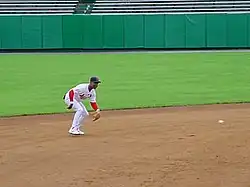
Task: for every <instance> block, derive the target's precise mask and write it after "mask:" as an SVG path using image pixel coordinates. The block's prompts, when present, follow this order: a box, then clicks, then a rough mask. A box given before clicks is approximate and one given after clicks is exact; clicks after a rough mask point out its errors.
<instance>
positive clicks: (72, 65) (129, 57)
mask: <svg viewBox="0 0 250 187" xmlns="http://www.w3.org/2000/svg"><path fill="white" fill-rule="evenodd" d="M249 60H250V53H236V52H235V53H232V52H231V53H190V54H149V53H148V54H139V53H138V54H81V55H80V54H74V55H66V54H58V55H52V54H51V55H45V54H43V55H42V54H40V55H35V54H33V55H24V54H21V55H0V85H1V92H0V116H9V115H20V114H36V113H57V112H65V111H66V110H65V105H64V103H63V101H62V96H63V94H64V93H65V92H66V91H67V90H68V89H69V88H70V87H72V86H73V85H76V84H78V83H81V82H85V81H88V78H89V76H91V75H98V76H100V78H101V79H102V80H103V84H102V85H100V87H99V89H98V90H97V94H98V95H97V97H98V98H97V99H98V101H99V105H100V106H101V108H103V109H118V108H134V107H155V106H170V105H187V104H208V103H223V102H248V101H250V61H249ZM84 103H86V102H84ZM86 104H87V103H86ZM87 106H88V104H87ZM88 108H89V107H88Z"/></svg>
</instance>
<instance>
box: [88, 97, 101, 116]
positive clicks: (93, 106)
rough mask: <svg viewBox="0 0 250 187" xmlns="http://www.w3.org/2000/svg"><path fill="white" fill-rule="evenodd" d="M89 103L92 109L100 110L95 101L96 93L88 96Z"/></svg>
mask: <svg viewBox="0 0 250 187" xmlns="http://www.w3.org/2000/svg"><path fill="white" fill-rule="evenodd" d="M90 105H91V107H92V109H93V110H94V111H96V112H100V108H99V106H98V104H97V102H96V93H93V94H92V96H91V97H90Z"/></svg>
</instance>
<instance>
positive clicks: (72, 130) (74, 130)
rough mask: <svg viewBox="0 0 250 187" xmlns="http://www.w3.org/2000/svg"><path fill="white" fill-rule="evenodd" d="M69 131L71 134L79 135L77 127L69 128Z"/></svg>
mask: <svg viewBox="0 0 250 187" xmlns="http://www.w3.org/2000/svg"><path fill="white" fill-rule="evenodd" d="M69 133H70V134H73V135H80V132H79V131H78V130H77V129H73V128H70V129H69Z"/></svg>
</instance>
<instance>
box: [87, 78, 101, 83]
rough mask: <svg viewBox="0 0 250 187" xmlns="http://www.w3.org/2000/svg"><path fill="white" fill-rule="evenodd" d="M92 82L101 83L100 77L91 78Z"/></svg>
mask: <svg viewBox="0 0 250 187" xmlns="http://www.w3.org/2000/svg"><path fill="white" fill-rule="evenodd" d="M90 82H94V83H101V80H100V79H99V77H90Z"/></svg>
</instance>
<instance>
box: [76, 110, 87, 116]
mask: <svg viewBox="0 0 250 187" xmlns="http://www.w3.org/2000/svg"><path fill="white" fill-rule="evenodd" d="M78 111H79V112H81V114H82V115H83V116H84V117H85V116H88V112H87V111H86V110H84V109H83V108H79V109H78Z"/></svg>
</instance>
